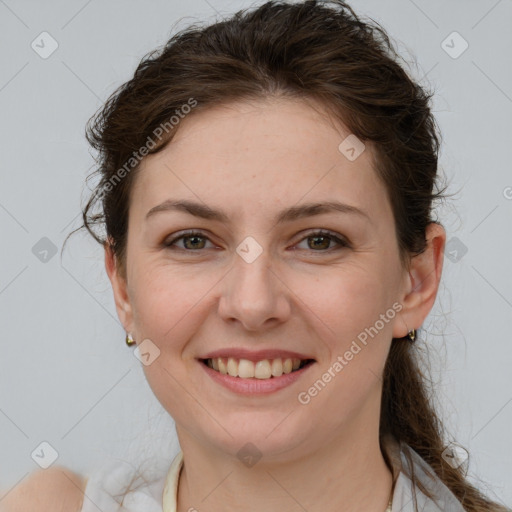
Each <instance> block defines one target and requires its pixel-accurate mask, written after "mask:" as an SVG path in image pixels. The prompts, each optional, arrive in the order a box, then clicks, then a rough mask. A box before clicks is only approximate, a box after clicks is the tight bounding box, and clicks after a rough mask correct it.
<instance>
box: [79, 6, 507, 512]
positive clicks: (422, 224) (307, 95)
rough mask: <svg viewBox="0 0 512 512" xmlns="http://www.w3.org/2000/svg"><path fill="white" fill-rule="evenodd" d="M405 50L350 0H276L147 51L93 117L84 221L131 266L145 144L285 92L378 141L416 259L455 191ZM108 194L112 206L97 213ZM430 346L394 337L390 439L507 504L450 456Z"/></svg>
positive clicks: (479, 497)
mask: <svg viewBox="0 0 512 512" xmlns="http://www.w3.org/2000/svg"><path fill="white" fill-rule="evenodd" d="M399 60H401V57H400V56H399V55H398V53H397V51H396V50H395V48H394V46H393V44H392V43H391V42H390V39H389V37H388V36H387V34H386V32H385V31H384V29H382V27H381V26H380V25H379V24H378V23H376V22H374V21H373V20H371V22H370V21H366V22H363V21H362V19H361V18H360V17H358V16H357V15H356V14H355V13H354V11H353V10H352V9H351V8H350V7H349V6H348V5H347V4H346V3H345V2H343V1H341V0H326V1H324V2H319V1H317V0H307V1H304V2H302V3H291V4H290V3H285V2H280V1H279V2H278V1H269V2H267V3H265V4H263V5H261V6H259V7H257V8H255V9H253V10H243V11H239V12H237V13H236V14H234V15H233V16H232V17H230V18H229V19H226V20H223V21H220V22H216V23H214V24H211V25H209V26H190V27H188V28H187V29H185V30H182V31H180V32H178V33H177V34H176V35H174V36H173V37H172V38H171V39H170V40H169V41H168V42H167V43H166V44H165V45H164V46H163V47H162V48H159V49H157V50H154V51H153V52H150V53H149V54H147V55H146V56H144V57H143V59H142V61H141V62H140V64H139V66H138V67H137V69H136V71H135V74H134V76H133V78H132V79H131V80H129V81H128V82H126V83H124V84H123V85H121V86H120V87H119V88H118V89H117V90H116V91H115V92H114V93H113V94H112V95H111V96H110V97H109V99H108V100H107V102H106V104H105V105H104V107H103V108H102V109H101V110H100V111H99V112H98V113H97V114H96V115H95V117H94V118H93V119H91V120H90V121H89V124H88V128H87V139H88V141H89V143H90V144H91V145H92V147H93V148H95V149H96V150H97V151H98V153H99V156H98V158H97V163H98V169H97V171H96V172H97V173H98V174H99V176H100V181H99V183H98V185H97V186H96V188H95V190H94V193H93V194H92V196H91V197H90V199H89V201H88V203H87V205H86V206H85V209H84V210H83V222H84V224H83V226H81V227H80V228H79V229H81V228H83V227H85V228H86V229H87V230H88V231H89V232H90V233H91V235H92V236H93V237H94V238H95V239H96V240H97V241H98V242H99V243H101V244H105V243H107V241H108V243H109V244H111V246H112V249H113V252H114V254H115V257H116V261H117V264H118V266H119V269H120V273H121V275H123V276H126V272H125V271H126V239H127V221H128V211H129V206H130V192H131V190H132V187H133V183H134V179H135V178H136V175H137V171H138V170H139V168H140V166H139V162H140V155H141V153H142V154H153V153H156V152H158V151H160V150H161V149H163V148H164V147H165V146H166V145H167V144H168V143H169V141H171V140H172V137H173V136H174V134H175V133H176V132H177V130H178V129H179V118H181V117H183V115H182V114H183V113H185V114H186V113H187V111H190V110H192V109H193V112H191V113H190V115H194V114H195V113H197V112H200V111H201V110H203V109H208V108H209V107H211V106H215V105H219V104H222V103H224V104H226V103H229V102H233V101H248V100H252V99H256V100H257V99H262V98H265V97H270V96H280V97H288V98H295V99H302V100H314V101H316V102H318V103H319V104H321V105H323V106H325V107H326V108H327V111H328V112H330V113H332V114H333V115H334V116H336V117H337V118H338V119H339V120H340V121H341V122H342V123H343V124H344V125H345V126H346V127H348V129H349V130H350V132H351V133H353V134H355V135H356V136H357V137H358V138H359V139H360V140H362V141H368V142H369V143H371V144H372V148H373V149H374V151H375V153H374V154H375V160H376V170H377V173H378V175H379V176H380V178H381V179H382V182H383V183H384V185H385V188H386V191H387V194H388V196H389V200H390V203H391V205H392V210H393V214H394V219H395V223H396V234H397V241H398V245H399V248H400V257H401V261H402V264H403V265H404V266H407V265H408V264H409V262H410V258H411V257H413V256H414V255H416V254H419V253H421V252H422V251H424V250H425V247H426V240H425V230H426V227H427V225H428V224H429V223H430V222H436V221H434V220H433V219H432V217H431V215H432V211H433V205H434V202H435V201H436V200H439V199H442V198H444V197H446V196H445V195H444V192H445V190H444V189H443V190H440V188H439V185H438V176H437V162H438V151H439V145H440V135H439V131H438V128H437V125H436V122H435V119H434V117H433V115H432V113H431V110H430V105H429V104H430V99H431V97H432V96H433V93H431V92H427V91H426V89H425V88H424V87H422V86H420V85H419V84H418V83H416V82H415V81H413V80H412V79H411V78H410V77H409V75H408V74H407V73H406V71H405V70H404V68H403V67H402V66H401V65H400V64H399ZM186 105H188V106H189V108H188V109H187V108H185V106H186ZM173 116H174V118H175V119H176V120H177V121H178V122H176V123H173V122H172V121H171V120H172V117H173ZM169 126H170V128H169ZM164 131H165V133H164ZM155 139H158V140H157V141H155ZM150 142H151V144H150ZM144 148H145V151H144ZM122 169H124V171H121V170H122ZM116 177H117V178H116ZM97 204H100V211H99V213H96V214H93V213H92V210H93V207H94V206H95V205H97ZM96 224H99V225H102V226H104V227H105V229H106V237H101V236H99V235H97V234H96V233H95V232H94V230H93V229H92V228H93V226H94V225H96ZM418 356H419V352H418V349H417V348H416V347H415V346H414V345H413V344H411V343H408V342H406V341H404V340H403V339H394V340H393V342H392V345H391V350H390V353H389V356H388V360H387V362H386V366H385V370H384V376H383V379H384V382H383V394H382V408H381V418H380V435H381V439H382V437H383V436H384V435H385V434H391V435H392V436H393V437H394V438H395V439H396V440H397V441H399V442H400V441H403V442H405V443H407V444H408V445H409V446H410V447H411V448H413V449H414V450H415V451H416V452H417V453H418V454H419V455H420V456H421V457H422V458H423V459H424V460H425V461H426V462H427V463H428V464H430V465H431V466H432V468H433V469H434V471H435V472H436V474H437V476H438V477H439V478H440V479H441V480H442V482H444V484H445V485H446V486H447V487H448V488H449V489H450V490H451V491H452V492H453V493H454V494H455V496H456V497H457V498H458V500H459V501H460V502H461V503H462V505H463V507H464V508H465V510H467V511H470V512H483V511H489V510H496V511H500V510H506V509H505V508H504V507H501V506H500V505H498V504H497V503H494V502H492V501H490V500H489V499H487V498H486V497H485V496H484V495H483V494H482V493H481V492H480V491H479V490H478V489H476V488H475V487H474V486H473V485H471V484H470V483H469V482H468V481H467V480H466V478H465V474H464V472H463V469H462V467H457V468H453V467H451V466H450V465H448V464H446V463H445V462H444V460H443V457H442V452H443V450H444V449H445V448H446V444H445V441H444V440H443V436H444V435H445V429H444V427H443V426H442V424H441V421H440V420H439V418H438V416H437V414H436V412H435V408H434V405H433V403H432V402H431V399H430V398H429V395H430V394H431V393H430V386H429V382H428V380H427V379H426V378H425V375H424V374H423V372H422V370H421V369H420V366H419V364H418V362H419V358H418ZM413 482H415V479H414V478H413ZM415 484H416V482H415Z"/></svg>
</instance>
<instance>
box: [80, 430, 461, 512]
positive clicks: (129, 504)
mask: <svg viewBox="0 0 512 512" xmlns="http://www.w3.org/2000/svg"><path fill="white" fill-rule="evenodd" d="M383 447H384V449H385V450H386V452H387V454H388V455H389V458H390V462H391V464H392V467H393V477H394V481H395V485H394V489H393V503H392V508H391V509H389V508H388V509H387V510H386V511H383V512H388V511H390V512H415V508H414V500H413V498H412V496H413V492H414V490H413V486H412V481H411V479H410V478H409V476H408V475H410V474H411V468H410V467H409V462H408V460H407V458H406V453H407V452H408V453H409V454H410V456H411V458H412V461H413V470H414V473H415V475H416V477H417V478H418V479H419V481H420V482H421V484H422V485H423V486H424V487H425V488H426V489H427V490H428V491H430V493H431V494H432V495H433V497H434V498H433V499H430V498H428V497H427V496H426V495H425V494H423V492H421V490H419V489H418V488H417V487H416V501H417V504H418V511H420V512H464V509H463V507H462V505H461V504H460V502H459V501H458V500H457V498H456V497H455V495H454V494H453V493H452V492H451V491H450V490H449V489H448V488H447V487H446V485H444V484H443V482H441V480H440V479H439V478H438V477H437V475H435V473H434V470H433V469H432V468H431V467H430V466H429V465H428V464H427V463H426V462H425V461H424V460H423V459H422V458H421V457H420V456H419V455H418V454H417V453H416V452H415V451H414V450H413V449H412V448H411V447H410V446H408V445H407V444H405V443H403V442H402V443H400V445H399V444H398V443H397V442H396V441H395V440H393V439H392V438H389V437H388V438H386V440H385V442H384V443H383ZM182 466H183V453H182V452H181V451H180V452H179V453H178V454H177V455H176V457H175V458H174V459H173V461H172V463H171V466H170V468H169V470H168V471H167V473H166V474H164V475H162V476H161V477H160V478H158V479H157V480H154V481H153V482H150V483H149V484H148V485H146V484H143V485H142V486H140V487H138V488H137V489H136V490H134V491H130V492H129V493H128V494H127V495H126V497H125V498H124V501H123V504H122V506H121V507H120V504H121V500H122V496H123V495H124V493H125V491H126V487H127V485H128V483H129V482H130V480H131V478H132V477H133V475H134V469H133V467H131V466H130V465H129V464H127V463H123V462H120V461H118V460H116V461H113V460H110V461H108V462H107V463H105V464H103V465H102V466H101V467H100V469H99V470H97V471H96V472H94V473H93V474H92V475H90V476H89V478H88V480H87V484H86V488H85V496H84V503H83V506H82V510H81V512H98V510H101V511H102V512H176V497H177V490H178V479H179V474H180V471H181V468H182ZM137 483H139V482H137Z"/></svg>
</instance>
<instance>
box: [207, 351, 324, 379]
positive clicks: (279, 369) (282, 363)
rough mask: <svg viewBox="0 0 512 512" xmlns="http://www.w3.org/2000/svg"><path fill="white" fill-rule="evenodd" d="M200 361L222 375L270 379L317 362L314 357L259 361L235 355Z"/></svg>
mask: <svg viewBox="0 0 512 512" xmlns="http://www.w3.org/2000/svg"><path fill="white" fill-rule="evenodd" d="M200 361H201V362H202V363H203V364H204V365H206V366H208V367H209V368H211V369H212V370H214V371H216V372H218V373H220V374H222V375H230V376H231V377H237V378H239V379H259V380H270V379H275V378H277V377H281V376H282V375H286V374H290V373H294V372H297V371H299V370H302V369H303V368H306V367H307V366H310V365H311V364H313V363H314V362H315V360H314V359H299V358H296V357H293V358H292V357H287V358H280V357H277V358H273V359H261V360H259V361H251V360H249V359H243V358H240V359H237V358H234V357H213V358H208V359H200Z"/></svg>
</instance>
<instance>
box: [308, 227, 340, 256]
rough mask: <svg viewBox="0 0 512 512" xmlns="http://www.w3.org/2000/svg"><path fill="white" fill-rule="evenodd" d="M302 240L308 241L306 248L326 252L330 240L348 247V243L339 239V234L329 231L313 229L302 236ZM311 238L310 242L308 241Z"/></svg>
mask: <svg viewBox="0 0 512 512" xmlns="http://www.w3.org/2000/svg"><path fill="white" fill-rule="evenodd" d="M304 240H307V241H308V244H307V245H308V247H307V248H308V249H311V250H312V251H314V252H328V250H329V249H332V248H330V247H329V246H330V245H331V242H332V241H334V242H335V243H336V244H337V245H338V246H341V247H348V246H349V244H348V243H347V242H346V241H345V240H343V239H341V238H340V237H339V236H337V235H335V234H334V233H332V232H330V231H323V230H322V231H315V232H313V233H310V234H309V235H308V236H306V237H304V238H303V239H302V240H301V242H303V241H304ZM309 240H311V243H310V242H309Z"/></svg>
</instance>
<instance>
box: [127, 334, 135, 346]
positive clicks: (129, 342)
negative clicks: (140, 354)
mask: <svg viewBox="0 0 512 512" xmlns="http://www.w3.org/2000/svg"><path fill="white" fill-rule="evenodd" d="M126 344H127V345H128V346H129V347H131V346H132V345H135V340H134V339H133V338H132V333H131V332H128V333H126Z"/></svg>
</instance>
